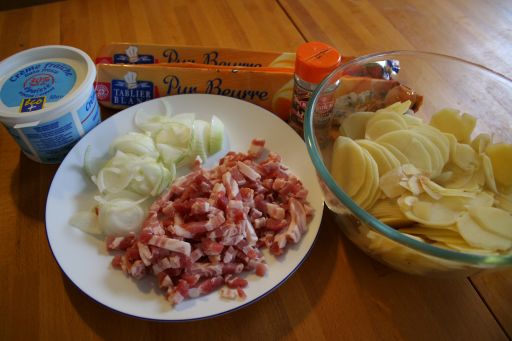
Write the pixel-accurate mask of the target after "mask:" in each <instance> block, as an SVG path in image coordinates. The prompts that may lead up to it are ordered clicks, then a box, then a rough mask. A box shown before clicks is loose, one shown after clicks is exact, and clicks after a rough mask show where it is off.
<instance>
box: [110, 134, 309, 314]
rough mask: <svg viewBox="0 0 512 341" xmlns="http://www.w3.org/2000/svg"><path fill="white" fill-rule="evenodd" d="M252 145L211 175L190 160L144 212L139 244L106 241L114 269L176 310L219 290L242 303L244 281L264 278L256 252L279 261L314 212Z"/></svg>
mask: <svg viewBox="0 0 512 341" xmlns="http://www.w3.org/2000/svg"><path fill="white" fill-rule="evenodd" d="M264 145H265V141H264V140H260V139H254V140H253V141H252V143H251V147H250V149H249V152H248V153H236V152H229V153H227V154H226V156H225V157H223V158H222V159H221V160H220V161H219V165H218V166H217V167H214V168H213V169H211V170H206V169H204V168H202V167H201V161H200V159H196V161H195V162H194V165H193V169H194V170H193V171H192V172H191V173H189V174H187V175H186V176H183V177H179V178H177V179H176V180H175V181H174V183H173V184H172V185H171V186H170V187H169V189H168V190H167V191H166V192H165V193H164V194H162V195H161V196H160V197H159V198H157V199H156V200H155V201H154V202H153V204H152V205H151V206H150V208H149V209H148V215H147V217H146V219H145V220H144V222H143V224H142V228H141V231H140V233H139V235H138V236H135V234H133V233H132V234H129V235H127V236H109V237H108V238H107V240H106V242H107V249H108V250H121V251H122V254H121V255H116V256H114V258H113V259H112V267H114V268H116V269H120V270H122V271H123V272H124V273H125V274H126V275H128V276H131V277H133V278H135V279H139V278H142V277H143V276H145V275H146V274H152V275H153V276H155V278H156V279H157V283H158V286H159V287H160V288H161V289H162V291H163V292H164V293H165V295H166V298H167V300H168V301H169V302H170V303H171V304H173V305H175V304H179V303H180V302H182V301H183V300H185V299H188V298H193V297H198V296H201V295H206V294H208V293H210V292H212V291H213V290H216V289H218V288H219V287H221V286H224V285H225V286H226V287H224V288H223V289H222V290H221V296H222V297H224V298H230V299H234V298H237V299H244V298H245V297H246V293H245V292H244V290H243V289H242V288H245V287H246V286H247V284H248V282H247V280H245V279H244V278H242V277H240V276H239V275H238V274H240V273H242V272H246V271H252V272H254V273H256V275H258V276H265V274H266V273H267V264H266V263H265V259H264V257H263V253H262V252H261V249H262V248H268V249H269V250H270V253H272V254H274V255H281V254H283V253H284V252H285V251H286V248H287V246H288V245H289V244H293V243H297V242H298V241H299V240H300V239H301V237H302V235H303V234H304V233H306V231H307V220H308V219H311V217H312V215H313V213H314V212H313V209H312V208H311V206H309V204H308V202H307V200H306V198H307V194H308V191H307V190H306V189H305V188H304V186H303V184H302V182H301V181H300V180H299V179H298V178H297V177H296V176H294V175H293V174H291V173H290V172H289V171H288V168H287V167H286V166H284V165H283V164H282V163H281V157H280V156H279V155H278V154H276V153H272V152H271V153H269V154H268V156H267V157H266V158H265V159H264V160H262V161H258V160H257V159H258V158H260V157H261V155H262V153H263V148H264Z"/></svg>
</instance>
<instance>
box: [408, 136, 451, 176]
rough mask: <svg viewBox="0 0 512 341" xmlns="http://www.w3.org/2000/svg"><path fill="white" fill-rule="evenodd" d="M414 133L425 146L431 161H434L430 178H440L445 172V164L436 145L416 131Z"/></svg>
mask: <svg viewBox="0 0 512 341" xmlns="http://www.w3.org/2000/svg"><path fill="white" fill-rule="evenodd" d="M412 133H414V134H415V137H416V139H418V140H419V141H420V142H421V143H422V144H423V147H425V149H426V150H427V152H428V153H429V156H430V159H431V161H432V173H431V174H430V176H431V177H433V178H434V177H436V176H438V175H439V174H441V171H442V170H443V167H444V164H445V163H444V161H443V156H442V155H441V152H440V151H439V149H438V148H437V147H436V145H435V144H433V143H432V142H431V141H430V140H429V139H428V138H427V137H425V136H423V135H421V134H419V133H416V132H414V131H412Z"/></svg>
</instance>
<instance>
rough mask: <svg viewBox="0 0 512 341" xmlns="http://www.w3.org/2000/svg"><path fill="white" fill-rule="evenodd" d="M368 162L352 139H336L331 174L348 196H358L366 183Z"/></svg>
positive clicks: (341, 137)
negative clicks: (358, 192)
mask: <svg viewBox="0 0 512 341" xmlns="http://www.w3.org/2000/svg"><path fill="white" fill-rule="evenodd" d="M367 162H368V160H367V157H366V156H365V154H364V153H363V149H362V148H361V147H360V146H359V145H358V144H357V143H355V142H354V141H353V140H352V139H350V138H348V137H344V136H339V137H338V138H337V139H336V141H335V142H334V146H333V151H332V164H331V174H332V176H333V178H334V180H336V182H337V183H338V185H339V186H340V187H341V188H342V189H343V190H344V191H345V192H346V193H347V194H348V195H350V196H353V195H354V194H356V193H357V191H359V189H360V188H361V187H362V186H363V184H364V182H365V181H366V169H367V165H366V163H367Z"/></svg>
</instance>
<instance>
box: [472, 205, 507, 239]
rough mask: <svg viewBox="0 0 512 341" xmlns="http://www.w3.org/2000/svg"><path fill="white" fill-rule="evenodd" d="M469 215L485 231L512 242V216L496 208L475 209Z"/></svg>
mask: <svg viewBox="0 0 512 341" xmlns="http://www.w3.org/2000/svg"><path fill="white" fill-rule="evenodd" d="M469 215H470V216H471V218H473V220H475V221H476V222H477V223H478V225H480V227H482V228H483V229H485V230H487V231H489V232H492V233H495V234H497V235H499V236H501V237H503V238H507V239H509V240H512V215H510V213H508V212H507V211H504V210H501V209H499V208H496V207H485V206H480V207H474V208H472V209H471V210H469Z"/></svg>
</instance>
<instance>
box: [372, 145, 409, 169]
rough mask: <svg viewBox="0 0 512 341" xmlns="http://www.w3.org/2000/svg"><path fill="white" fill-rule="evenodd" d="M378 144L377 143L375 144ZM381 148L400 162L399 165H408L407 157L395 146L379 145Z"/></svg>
mask: <svg viewBox="0 0 512 341" xmlns="http://www.w3.org/2000/svg"><path fill="white" fill-rule="evenodd" d="M377 143H378V142H377ZM379 144H380V145H381V146H383V147H385V148H386V149H387V150H389V152H390V153H391V154H393V156H394V157H395V158H396V159H397V160H398V161H399V162H400V164H401V165H405V164H407V163H410V162H409V160H408V159H407V157H406V156H405V155H404V153H402V152H401V151H399V150H398V149H397V148H396V147H395V146H393V145H390V144H389V143H379Z"/></svg>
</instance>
